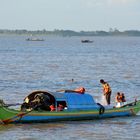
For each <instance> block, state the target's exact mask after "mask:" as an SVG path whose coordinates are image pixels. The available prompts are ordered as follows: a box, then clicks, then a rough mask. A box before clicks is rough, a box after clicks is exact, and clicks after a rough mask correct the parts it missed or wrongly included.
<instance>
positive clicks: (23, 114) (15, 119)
mask: <svg viewBox="0 0 140 140" xmlns="http://www.w3.org/2000/svg"><path fill="white" fill-rule="evenodd" d="M38 106H39V105H36V106H34V107H33V108H32V109H31V110H30V111H28V112H21V113H19V114H17V115H16V116H14V117H12V118H9V119H6V120H3V121H2V122H3V123H4V124H9V123H12V122H15V121H17V120H20V119H21V118H22V117H23V116H25V115H27V114H29V113H30V112H32V111H33V110H34V109H35V108H37V107H38Z"/></svg>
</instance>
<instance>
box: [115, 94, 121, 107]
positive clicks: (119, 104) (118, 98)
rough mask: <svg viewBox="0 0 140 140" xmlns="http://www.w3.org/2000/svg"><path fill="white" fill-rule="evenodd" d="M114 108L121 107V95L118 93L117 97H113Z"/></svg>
mask: <svg viewBox="0 0 140 140" xmlns="http://www.w3.org/2000/svg"><path fill="white" fill-rule="evenodd" d="M115 102H116V107H121V94H120V92H117V95H116V97H115Z"/></svg>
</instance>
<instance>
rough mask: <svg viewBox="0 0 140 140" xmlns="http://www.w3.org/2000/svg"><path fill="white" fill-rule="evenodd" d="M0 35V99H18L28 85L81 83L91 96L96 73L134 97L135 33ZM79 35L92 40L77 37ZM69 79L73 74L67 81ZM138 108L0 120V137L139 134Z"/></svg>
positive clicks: (138, 52)
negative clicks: (130, 112) (118, 113)
mask: <svg viewBox="0 0 140 140" xmlns="http://www.w3.org/2000/svg"><path fill="white" fill-rule="evenodd" d="M26 38H28V37H27V36H0V99H3V100H4V101H5V102H6V103H22V102H23V99H24V97H25V96H27V95H28V94H29V93H30V92H32V91H34V90H49V91H56V90H59V89H75V88H77V87H79V86H84V87H85V89H86V91H87V92H88V93H90V94H91V95H92V96H93V97H94V98H95V100H96V101H98V102H100V100H101V99H100V98H101V95H102V89H101V85H100V83H99V80H100V79H105V80H106V81H108V82H109V84H110V85H111V87H112V98H111V103H112V104H114V101H115V100H114V98H115V94H116V92H117V91H121V92H124V93H125V95H126V99H127V101H128V102H129V101H133V100H134V99H135V98H138V99H140V92H139V89H140V80H139V79H140V59H139V58H140V38H139V37H47V36H43V37H42V38H44V39H45V41H39V42H36V41H34V42H32V41H25V39H26ZM82 39H89V40H93V41H94V42H93V43H81V40H82ZM71 79H74V81H73V82H72V81H71ZM139 132H140V114H138V115H137V116H133V117H122V118H110V119H102V120H89V121H69V122H55V123H39V124H10V125H0V140H74V139H77V140H93V139H94V140H112V139H114V140H139V139H140V133H139Z"/></svg>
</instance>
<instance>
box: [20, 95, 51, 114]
mask: <svg viewBox="0 0 140 140" xmlns="http://www.w3.org/2000/svg"><path fill="white" fill-rule="evenodd" d="M49 106H50V98H49V96H47V95H45V94H43V93H39V94H36V95H35V96H34V99H33V100H31V101H30V100H29V98H28V97H26V98H25V99H24V103H23V104H22V105H21V110H22V111H24V110H32V109H34V110H47V111H50V107H49Z"/></svg>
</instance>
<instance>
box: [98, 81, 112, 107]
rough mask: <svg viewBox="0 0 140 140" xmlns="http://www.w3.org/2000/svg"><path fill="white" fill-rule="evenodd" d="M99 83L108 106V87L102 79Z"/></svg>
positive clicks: (109, 91) (109, 94)
mask: <svg viewBox="0 0 140 140" xmlns="http://www.w3.org/2000/svg"><path fill="white" fill-rule="evenodd" d="M100 83H101V84H102V86H103V94H104V96H105V99H106V102H107V104H108V105H110V97H111V92H112V91H111V88H110V85H109V84H108V83H107V82H105V81H104V80H103V79H101V80H100Z"/></svg>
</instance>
